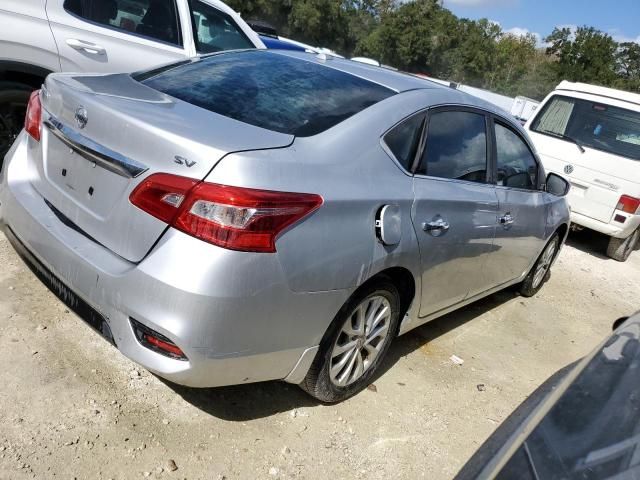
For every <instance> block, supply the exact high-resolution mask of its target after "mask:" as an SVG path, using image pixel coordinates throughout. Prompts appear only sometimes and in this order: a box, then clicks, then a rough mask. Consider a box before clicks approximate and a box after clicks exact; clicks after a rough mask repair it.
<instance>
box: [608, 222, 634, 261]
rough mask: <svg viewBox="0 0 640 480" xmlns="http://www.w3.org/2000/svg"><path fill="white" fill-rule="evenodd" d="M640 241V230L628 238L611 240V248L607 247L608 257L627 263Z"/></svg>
mask: <svg viewBox="0 0 640 480" xmlns="http://www.w3.org/2000/svg"><path fill="white" fill-rule="evenodd" d="M639 241H640V228H638V229H636V230H635V231H634V232H633V233H632V234H631V235H629V236H628V237H627V238H614V237H611V238H610V239H609V246H607V256H608V257H609V258H613V259H614V260H617V261H618V262H626V261H627V259H628V258H629V256H630V255H631V252H633V251H634V250H635V248H636V245H638V242H639Z"/></svg>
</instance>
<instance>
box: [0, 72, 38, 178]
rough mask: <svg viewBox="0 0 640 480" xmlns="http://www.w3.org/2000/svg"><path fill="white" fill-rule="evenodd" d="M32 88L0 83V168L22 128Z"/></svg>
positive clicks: (13, 83)
mask: <svg viewBox="0 0 640 480" xmlns="http://www.w3.org/2000/svg"><path fill="white" fill-rule="evenodd" d="M32 91H33V88H32V87H30V86H29V85H25V84H23V83H17V82H0V167H2V161H3V160H4V156H5V154H6V153H7V151H8V150H9V148H11V145H13V142H14V141H15V139H16V137H17V136H18V134H19V133H20V131H21V130H22V127H23V126H24V115H25V113H26V111H27V103H29V96H30V95H31V92H32Z"/></svg>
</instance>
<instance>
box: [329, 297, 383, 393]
mask: <svg viewBox="0 0 640 480" xmlns="http://www.w3.org/2000/svg"><path fill="white" fill-rule="evenodd" d="M390 324H391V304H390V303H389V300H387V299H386V298H385V297H383V296H381V295H372V296H370V297H367V298H365V299H364V300H363V301H362V302H360V303H359V304H358V306H357V307H356V308H355V309H354V310H353V312H352V313H351V315H349V317H348V318H347V320H346V322H345V323H344V325H343V326H342V329H341V330H340V333H339V334H338V338H337V339H336V341H335V343H334V345H333V349H332V351H331V362H330V365H329V378H330V379H331V382H332V383H333V384H334V385H336V386H338V387H345V386H347V385H350V384H352V383H354V382H355V381H357V380H358V379H360V378H361V377H362V376H363V375H364V374H365V372H367V371H368V370H369V368H371V365H372V364H373V363H374V361H375V359H376V358H377V357H378V355H379V354H380V352H381V351H382V349H383V347H384V344H385V342H386V340H387V336H388V335H389V326H390Z"/></svg>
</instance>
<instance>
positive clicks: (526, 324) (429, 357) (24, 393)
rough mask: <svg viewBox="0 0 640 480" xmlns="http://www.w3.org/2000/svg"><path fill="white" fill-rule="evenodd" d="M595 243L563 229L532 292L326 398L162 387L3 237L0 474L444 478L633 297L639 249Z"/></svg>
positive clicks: (431, 333) (264, 387)
mask: <svg viewBox="0 0 640 480" xmlns="http://www.w3.org/2000/svg"><path fill="white" fill-rule="evenodd" d="M604 241H605V239H604V238H603V237H600V236H598V235H595V234H591V233H586V232H582V233H579V234H572V236H571V237H570V241H569V244H568V245H567V246H566V247H565V249H564V250H563V252H562V255H561V257H560V259H559V261H558V263H557V264H556V265H555V268H554V271H553V275H552V278H551V280H550V282H549V283H548V284H547V285H546V286H545V288H544V289H543V290H542V291H541V293H540V294H539V295H538V296H536V297H535V298H531V299H525V298H521V297H518V296H516V295H515V294H514V293H513V292H510V291H507V292H501V293H498V294H496V295H493V296H491V297H489V298H487V299H485V300H482V301H480V302H478V303H476V304H473V305H471V306H468V307H466V308H464V309H462V310H460V311H458V312H455V313H453V314H450V315H447V316H446V317H444V318H442V319H439V320H436V321H435V322H432V323H430V324H428V325H425V326H423V327H421V328H419V329H417V330H414V331H413V332H411V333H409V334H407V335H405V336H403V337H400V338H399V339H397V341H396V342H395V344H394V345H393V346H392V349H391V351H390V356H389V357H390V358H389V359H388V362H387V364H386V365H385V370H386V372H385V373H384V375H382V376H381V378H380V379H379V380H377V381H376V383H375V388H371V389H370V390H366V391H364V392H363V393H361V394H360V395H358V396H356V397H355V398H353V399H351V400H349V401H347V402H345V403H342V404H339V405H335V406H324V405H319V404H317V403H316V402H314V401H313V400H312V399H310V398H309V397H307V396H306V395H305V394H304V393H303V392H302V391H300V390H298V389H297V387H295V386H291V385H286V384H283V383H278V382H272V383H264V384H255V385H245V386H241V387H229V388H220V389H210V390H192V389H187V388H180V387H176V386H173V385H169V384H166V383H164V382H163V381H161V380H160V379H158V378H157V377H155V376H153V375H151V374H149V373H148V372H146V371H145V370H144V369H141V368H138V367H137V366H136V365H135V364H133V363H132V362H130V361H129V360H127V359H126V358H125V357H123V356H122V355H121V354H120V353H119V352H118V351H117V350H115V349H114V348H113V347H111V346H110V345H109V344H108V343H107V342H105V341H104V340H103V339H102V338H101V337H100V336H98V335H97V334H96V333H94V332H93V331H92V330H91V329H90V328H89V327H88V326H86V325H85V324H84V323H83V322H82V321H81V320H79V319H78V318H77V317H76V316H75V315H74V314H73V313H69V311H68V310H67V309H66V307H65V306H64V305H63V304H62V303H60V302H59V301H58V300H57V299H56V298H55V297H54V296H53V295H52V294H51V293H49V292H48V291H47V290H46V288H45V287H44V286H43V285H42V284H41V283H39V281H38V280H36V278H35V277H34V275H33V274H32V273H31V272H30V271H29V270H28V269H27V268H26V267H25V265H24V264H23V263H22V261H21V260H20V259H19V258H18V257H17V255H16V254H15V253H14V252H13V250H12V249H11V247H10V246H9V244H8V242H7V240H6V239H5V237H4V236H2V235H0V265H1V267H0V351H2V354H3V357H4V358H5V366H4V367H3V368H2V369H0V478H2V479H21V478H63V479H73V478H78V479H84V478H90V479H93V478H98V479H100V478H104V479H109V478H113V479H129V478H145V477H146V478H166V479H183V478H186V479H214V480H215V479H223V478H226V479H228V480H232V479H245V478H251V479H253V478H265V479H273V478H294V477H295V478H313V479H323V478H327V479H337V478H366V479H378V478H380V479H383V478H385V479H386V478H407V479H414V478H429V479H447V478H451V477H453V476H454V475H455V474H456V472H457V471H458V469H459V468H460V467H461V466H462V465H463V464H464V463H465V461H466V460H467V459H468V458H469V457H470V456H471V455H472V454H473V453H474V451H475V450H476V449H477V448H478V446H480V445H481V444H482V442H483V441H484V440H485V439H486V438H487V437H488V436H489V435H490V434H491V433H492V432H493V431H494V429H495V428H496V427H497V426H498V425H499V423H500V422H501V421H502V420H504V419H505V418H506V417H507V416H508V415H509V414H510V413H511V412H512V411H513V409H514V408H515V407H517V406H518V405H519V404H520V403H521V402H522V401H523V400H524V399H525V398H526V397H527V395H529V394H530V393H531V392H532V391H533V390H535V388H536V387H537V386H538V385H540V384H541V383H542V382H543V381H544V380H545V379H547V377H549V376H550V375H551V374H553V373H554V372H556V371H557V370H558V369H560V368H561V367H564V366H565V365H567V364H569V363H571V362H573V361H575V360H576V359H578V358H579V357H581V356H583V355H585V354H587V353H588V352H589V351H590V350H592V349H593V348H594V347H595V346H596V345H597V344H598V343H599V342H600V341H601V340H602V339H604V337H605V336H606V335H607V334H608V333H609V332H610V329H611V324H612V322H613V321H614V320H615V319H616V318H618V317H620V316H623V315H629V314H631V313H633V312H634V311H636V310H638V309H640V297H639V296H638V291H639V290H638V285H640V252H636V253H635V254H634V255H633V256H632V258H631V259H630V260H629V261H628V262H627V263H624V264H622V263H618V262H615V261H613V260H608V259H606V258H604V257H603V256H602V255H601V254H600V253H599V252H602V251H603V248H604V245H603V242H604ZM452 355H457V356H458V357H460V358H462V359H463V360H464V364H463V365H456V364H454V363H453V362H452V361H451V360H450V357H451V356H452ZM481 385H483V386H484V387H482V386H481ZM174 467H177V469H174Z"/></svg>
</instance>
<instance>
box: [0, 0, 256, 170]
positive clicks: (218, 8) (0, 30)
mask: <svg viewBox="0 0 640 480" xmlns="http://www.w3.org/2000/svg"><path fill="white" fill-rule="evenodd" d="M236 48H264V44H263V43H262V41H261V40H260V38H259V37H258V35H257V34H256V33H255V32H254V31H253V30H252V29H251V28H250V27H249V26H248V25H247V24H246V23H245V22H244V21H243V20H242V18H240V16H239V15H238V14H237V13H236V12H234V11H233V10H232V9H231V8H229V7H228V6H227V5H225V4H224V3H222V2H220V1H218V0H1V1H0V165H1V164H2V159H3V157H4V153H5V152H6V151H7V150H8V149H9V146H11V144H12V143H13V140H14V138H15V136H16V135H17V134H18V133H19V131H20V130H21V129H22V124H23V122H24V114H25V109H26V105H27V101H28V99H29V94H30V92H31V91H32V90H35V89H37V88H40V86H41V85H42V82H43V80H44V78H45V77H46V76H47V75H48V74H49V73H52V72H104V73H122V72H133V71H136V70H143V69H147V68H151V67H154V66H156V65H161V64H166V63H170V62H174V61H179V60H182V59H189V58H192V57H195V56H197V55H199V54H206V53H212V52H217V51H221V50H230V49H236Z"/></svg>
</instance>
